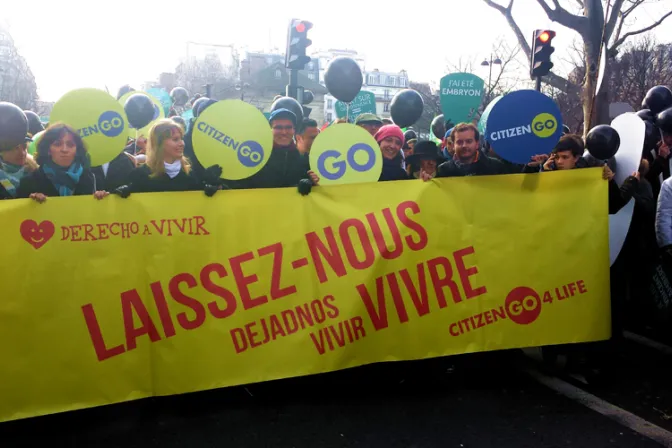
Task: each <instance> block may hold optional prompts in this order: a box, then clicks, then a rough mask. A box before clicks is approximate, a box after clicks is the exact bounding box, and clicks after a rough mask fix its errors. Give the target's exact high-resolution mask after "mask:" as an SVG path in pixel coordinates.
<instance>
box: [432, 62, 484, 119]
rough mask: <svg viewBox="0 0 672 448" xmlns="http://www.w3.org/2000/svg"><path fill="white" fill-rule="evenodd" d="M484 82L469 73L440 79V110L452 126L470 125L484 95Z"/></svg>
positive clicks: (454, 74) (455, 74)
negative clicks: (463, 123)
mask: <svg viewBox="0 0 672 448" xmlns="http://www.w3.org/2000/svg"><path fill="white" fill-rule="evenodd" d="M484 86H485V82H484V81H483V80H482V79H481V78H479V77H478V76H476V75H472V74H471V73H453V74H450V75H446V76H444V77H443V78H441V110H442V111H443V116H444V117H445V119H446V120H450V121H452V122H453V124H458V123H462V122H467V123H471V122H473V121H474V118H476V114H477V113H478V107H479V106H480V105H481V101H482V100H483V95H484V94H485V88H484Z"/></svg>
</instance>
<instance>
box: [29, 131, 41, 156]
mask: <svg viewBox="0 0 672 448" xmlns="http://www.w3.org/2000/svg"><path fill="white" fill-rule="evenodd" d="M42 134H44V131H40V132H38V133H37V134H35V135H33V141H32V142H30V143H29V144H28V154H30V155H31V156H34V155H35V154H36V153H37V144H38V143H39V140H40V138H41V137H42Z"/></svg>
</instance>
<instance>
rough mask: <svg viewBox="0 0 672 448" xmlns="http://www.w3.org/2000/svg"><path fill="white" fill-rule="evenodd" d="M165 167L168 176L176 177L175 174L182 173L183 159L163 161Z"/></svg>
mask: <svg viewBox="0 0 672 448" xmlns="http://www.w3.org/2000/svg"><path fill="white" fill-rule="evenodd" d="M163 167H164V168H165V170H166V174H167V175H168V177H170V178H171V179H174V178H175V176H177V175H178V174H180V170H182V161H181V160H176V161H174V162H173V163H166V162H163Z"/></svg>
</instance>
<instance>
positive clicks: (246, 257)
mask: <svg viewBox="0 0 672 448" xmlns="http://www.w3.org/2000/svg"><path fill="white" fill-rule="evenodd" d="M250 260H254V254H253V253H252V252H246V253H244V254H241V255H238V256H235V257H233V258H231V259H229V262H230V263H231V271H233V278H234V279H235V280H236V285H237V286H238V292H239V293H240V301H241V302H242V303H243V308H244V309H246V310H249V309H251V308H254V307H255V306H259V305H263V304H264V303H267V302H268V297H266V296H259V297H254V298H253V297H252V296H251V295H250V290H249V289H248V286H249V285H251V284H252V283H256V282H258V281H259V277H257V274H252V275H247V276H246V275H245V274H244V273H243V267H242V264H243V263H245V262H246V261H250Z"/></svg>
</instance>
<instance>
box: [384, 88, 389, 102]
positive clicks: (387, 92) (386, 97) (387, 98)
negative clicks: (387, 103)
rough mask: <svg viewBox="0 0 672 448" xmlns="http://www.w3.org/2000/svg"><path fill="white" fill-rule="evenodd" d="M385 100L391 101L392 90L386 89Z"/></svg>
mask: <svg viewBox="0 0 672 448" xmlns="http://www.w3.org/2000/svg"><path fill="white" fill-rule="evenodd" d="M383 98H385V99H386V100H389V99H390V89H385V92H384V93H383Z"/></svg>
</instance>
